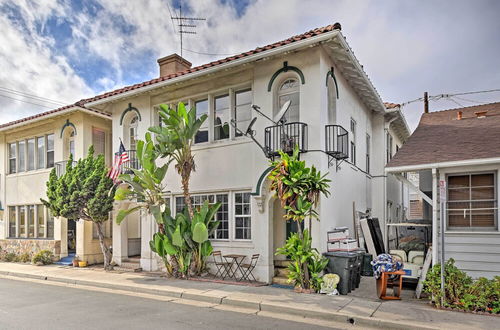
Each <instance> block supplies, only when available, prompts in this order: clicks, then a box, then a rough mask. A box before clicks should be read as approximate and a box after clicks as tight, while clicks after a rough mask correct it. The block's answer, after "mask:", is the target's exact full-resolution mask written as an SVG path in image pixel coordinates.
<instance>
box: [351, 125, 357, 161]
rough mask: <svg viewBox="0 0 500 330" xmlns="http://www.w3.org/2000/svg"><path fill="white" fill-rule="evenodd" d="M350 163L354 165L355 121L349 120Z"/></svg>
mask: <svg viewBox="0 0 500 330" xmlns="http://www.w3.org/2000/svg"><path fill="white" fill-rule="evenodd" d="M350 130H351V136H352V139H351V163H352V164H353V165H356V121H355V120H354V119H352V118H351V126H350Z"/></svg>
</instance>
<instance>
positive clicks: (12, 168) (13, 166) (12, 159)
mask: <svg viewBox="0 0 500 330" xmlns="http://www.w3.org/2000/svg"><path fill="white" fill-rule="evenodd" d="M16 171H17V144H16V143H9V173H10V174H12V173H16Z"/></svg>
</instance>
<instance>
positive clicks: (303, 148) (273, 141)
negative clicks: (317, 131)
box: [264, 122, 307, 157]
mask: <svg viewBox="0 0 500 330" xmlns="http://www.w3.org/2000/svg"><path fill="white" fill-rule="evenodd" d="M264 135H265V136H264V138H265V149H266V152H267V155H268V156H269V157H275V156H278V155H279V153H278V151H279V150H282V151H284V152H286V153H292V152H293V148H294V147H295V146H296V145H297V146H298V148H299V151H300V152H307V124H305V123H300V122H294V123H288V124H284V125H276V126H269V127H266V128H265V131H264Z"/></svg>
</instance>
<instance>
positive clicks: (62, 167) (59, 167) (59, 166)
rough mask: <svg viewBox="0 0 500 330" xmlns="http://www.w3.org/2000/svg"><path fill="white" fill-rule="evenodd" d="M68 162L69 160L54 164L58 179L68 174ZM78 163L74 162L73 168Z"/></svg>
mask: <svg viewBox="0 0 500 330" xmlns="http://www.w3.org/2000/svg"><path fill="white" fill-rule="evenodd" d="M68 162H69V160H63V161H62V162H56V163H55V164H54V167H55V169H56V175H57V177H58V178H60V177H61V176H63V175H64V174H65V173H66V167H67V166H68ZM76 163H77V162H76V161H73V164H72V166H75V165H76Z"/></svg>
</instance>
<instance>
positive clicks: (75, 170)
mask: <svg viewBox="0 0 500 330" xmlns="http://www.w3.org/2000/svg"><path fill="white" fill-rule="evenodd" d="M107 173H108V169H107V168H106V164H105V162H104V156H103V155H99V156H97V157H94V147H93V146H90V148H89V151H88V154H87V157H86V158H83V159H80V160H79V161H78V162H77V164H76V165H75V166H73V157H72V156H70V159H69V161H68V163H67V165H66V172H65V173H64V174H63V175H62V176H61V177H57V175H56V172H55V169H53V170H52V171H51V173H50V177H49V181H48V182H47V200H44V199H41V201H42V203H43V204H44V205H45V206H46V207H47V208H49V209H50V211H51V212H52V214H53V215H54V216H56V217H64V218H66V219H68V220H74V221H78V220H85V221H91V222H92V223H94V224H95V225H96V227H97V235H98V237H99V244H100V246H101V250H102V253H103V256H104V268H105V269H106V270H108V269H111V268H112V267H111V249H110V248H109V246H108V245H107V244H106V242H105V239H104V228H103V225H104V222H106V221H107V220H108V219H109V212H111V211H112V210H113V197H114V185H113V181H112V180H111V179H110V178H109V177H108V176H107Z"/></svg>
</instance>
